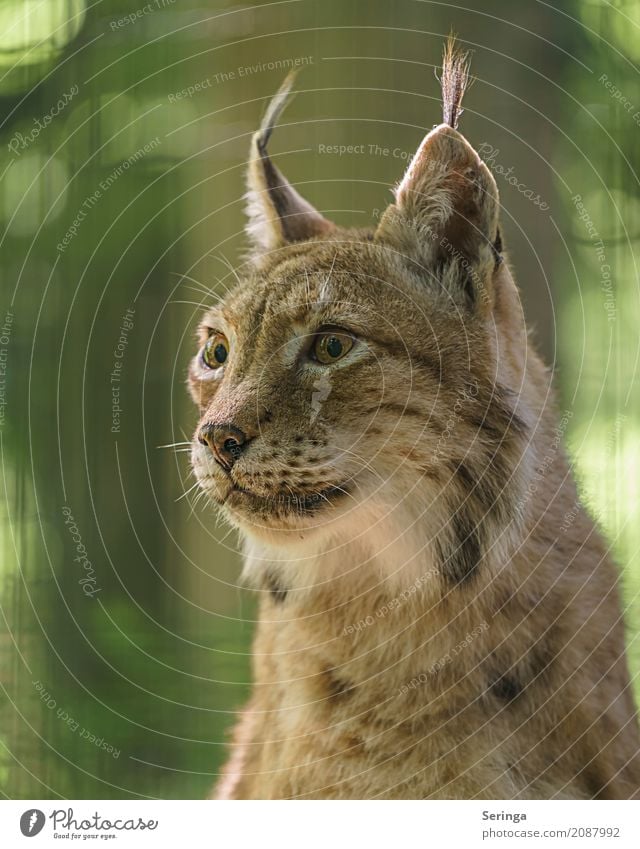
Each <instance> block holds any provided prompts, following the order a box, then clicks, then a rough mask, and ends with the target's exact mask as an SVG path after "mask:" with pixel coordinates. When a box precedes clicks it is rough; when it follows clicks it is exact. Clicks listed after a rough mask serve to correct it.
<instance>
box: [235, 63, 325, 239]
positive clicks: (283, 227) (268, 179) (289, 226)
mask: <svg viewBox="0 0 640 849" xmlns="http://www.w3.org/2000/svg"><path fill="white" fill-rule="evenodd" d="M294 78H295V73H291V74H289V75H288V76H287V78H286V79H285V81H284V83H283V85H282V86H281V88H280V90H279V91H278V93H277V94H276V96H275V97H274V98H273V99H272V101H271V102H270V104H269V106H268V108H267V111H266V113H265V116H264V118H263V119H262V123H261V125H260V129H259V130H258V131H257V132H256V133H254V135H253V138H252V140H251V153H250V158H249V168H248V174H247V187H248V191H247V195H246V198H247V216H248V223H247V233H248V235H249V238H250V240H251V242H252V245H253V249H254V255H256V256H260V255H261V254H262V253H266V252H268V251H272V250H275V249H276V248H279V247H282V246H284V245H286V244H288V243H291V242H300V241H305V240H307V239H311V238H314V237H316V236H321V235H324V234H326V233H328V232H330V231H331V230H333V229H334V226H335V225H334V224H333V223H332V222H331V221H328V220H327V219H326V218H324V217H323V216H322V215H321V214H320V213H319V212H318V211H317V210H316V209H315V208H314V207H313V206H312V205H311V204H310V203H309V202H308V201H306V200H305V199H304V198H303V197H302V196H301V195H299V194H298V192H297V191H296V190H295V189H294V188H293V186H292V185H291V184H290V183H289V181H288V180H287V178H286V177H285V176H284V175H283V174H282V173H281V171H280V170H279V169H278V168H277V167H276V166H275V165H274V164H273V162H272V161H271V159H270V157H269V154H268V152H267V145H268V143H269V139H270V138H271V134H272V132H273V128H274V126H275V123H276V121H277V120H278V118H279V116H280V114H281V113H282V110H283V109H284V107H285V105H286V103H287V101H288V99H289V95H290V93H291V87H292V85H293V81H294Z"/></svg>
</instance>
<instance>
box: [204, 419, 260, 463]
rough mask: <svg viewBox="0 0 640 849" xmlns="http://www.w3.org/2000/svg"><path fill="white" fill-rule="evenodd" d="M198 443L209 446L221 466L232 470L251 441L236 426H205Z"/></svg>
mask: <svg viewBox="0 0 640 849" xmlns="http://www.w3.org/2000/svg"><path fill="white" fill-rule="evenodd" d="M198 442H200V443H201V444H202V445H208V446H209V448H210V449H211V450H212V451H213V453H214V456H215V458H216V460H217V461H218V462H219V463H220V465H221V466H224V468H225V469H230V468H231V467H232V466H233V464H234V463H235V461H236V460H237V459H238V457H239V456H240V455H241V454H242V452H243V451H244V449H245V448H246V446H247V444H248V442H249V440H248V439H247V437H246V435H245V434H244V432H243V431H241V430H240V428H239V427H235V426H234V425H218V424H205V425H203V426H202V427H201V428H200V432H199V433H198Z"/></svg>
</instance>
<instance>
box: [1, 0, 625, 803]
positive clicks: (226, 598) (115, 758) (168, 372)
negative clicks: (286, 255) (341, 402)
mask: <svg viewBox="0 0 640 849" xmlns="http://www.w3.org/2000/svg"><path fill="white" fill-rule="evenodd" d="M451 29H453V30H454V31H455V32H457V33H458V35H459V38H460V41H461V43H462V44H463V46H465V47H467V48H469V49H471V50H472V51H473V62H472V69H473V73H474V75H475V77H476V81H475V84H474V85H473V87H472V88H471V90H470V91H469V93H468V95H467V103H466V111H465V113H464V116H463V118H462V122H461V130H462V131H463V132H464V134H465V135H466V136H467V137H468V138H469V139H470V141H471V142H472V143H473V144H474V145H475V146H476V147H477V148H479V149H480V151H481V153H482V155H483V157H484V159H485V160H486V161H487V163H488V164H489V166H490V167H491V168H492V170H493V172H494V174H495V176H496V180H497V183H498V187H499V189H500V192H501V198H502V203H503V208H504V212H503V220H504V228H503V229H504V236H505V243H506V246H507V249H508V251H509V254H510V260H511V262H512V263H513V264H514V266H515V269H516V276H517V280H518V282H519V285H520V288H521V292H522V299H523V303H524V308H525V312H526V315H527V317H528V319H529V323H530V325H531V327H532V329H533V337H534V339H535V341H536V344H537V345H538V346H539V347H540V348H541V349H542V350H543V353H544V355H545V357H546V360H547V362H548V363H549V365H550V366H551V367H553V368H554V369H555V370H556V372H557V390H558V397H559V405H560V407H561V409H562V410H563V411H564V412H565V414H566V417H567V421H568V422H569V425H568V430H567V439H568V444H569V448H570V452H571V455H572V458H573V461H574V464H575V468H576V472H577V475H578V478H579V481H580V488H581V492H582V493H583V495H584V497H585V498H586V500H587V502H588V504H589V505H590V508H591V510H592V512H593V513H594V514H595V515H596V516H597V517H598V519H599V521H600V523H601V525H602V526H603V528H604V529H605V531H606V534H607V536H608V539H609V541H610V542H611V545H612V547H613V550H614V552H615V555H616V558H617V561H618V563H619V565H620V568H621V571H622V575H623V583H624V592H625V609H626V618H627V630H628V641H629V650H630V657H631V662H632V674H633V675H634V676H637V675H638V673H639V671H640V650H639V649H638V639H637V636H638V629H639V625H640V561H639V554H638V548H639V546H640V530H639V529H640V521H639V520H640V503H639V499H640V493H639V489H638V487H639V484H638V472H639V471H640V439H639V436H640V407H639V404H638V401H639V394H640V392H639V387H638V374H637V369H638V326H639V323H640V322H639V319H640V310H639V305H638V268H637V256H636V247H637V244H638V238H639V237H640V214H639V205H640V189H639V185H638V168H639V166H640V161H639V153H640V147H639V146H638V134H639V132H640V85H639V84H638V83H639V76H638V70H637V69H638V63H639V62H640V4H639V3H638V2H635V0H634V1H633V2H622V0H618V2H614V3H609V2H604V0H582V2H578V0H563V2H562V4H560V8H554V7H553V6H552V5H550V4H547V3H544V2H530V3H526V4H507V3H504V2H497V0H496V2H492V0H482V1H481V2H477V3H474V4H473V8H472V7H471V6H469V7H468V8H467V7H466V6H465V3H464V2H462V3H460V4H457V5H455V6H449V5H448V4H446V3H442V2H429V1H428V0H424V2H422V1H421V0H396V2H393V3H389V2H387V0H366V2H365V0H356V2H352V3H344V2H341V0H323V2H322V3H318V2H314V1H313V0H279V2H274V3H264V4H254V5H240V4H239V5H237V6H236V5H233V4H232V3H227V2H223V0H211V2H207V3H205V2H196V0H149V2H148V3H146V4H145V3H144V2H143V0H140V2H138V0H127V2H122V0H98V2H91V3H88V2H87V3H85V2H83V0H16V2H13V0H6V2H3V3H2V4H1V5H0V100H1V119H2V121H1V124H0V188H1V199H0V234H1V236H0V238H1V244H2V248H1V264H0V280H1V292H2V304H0V449H1V461H2V462H1V469H2V491H3V499H2V501H1V502H0V505H1V506H0V546H1V548H0V550H1V552H2V559H1V562H0V605H1V615H0V654H1V664H0V792H2V794H3V795H4V796H5V797H8V798H26V797H34V798H58V797H70V798H94V797H98V798H108V797H116V798H136V797H168V798H182V797H195V798H198V797H202V796H204V795H205V794H206V793H207V791H208V789H209V787H210V785H211V784H212V782H213V781H214V780H215V777H216V775H217V772H218V769H219V767H220V765H221V763H222V760H223V756H224V746H225V744H226V741H227V739H228V729H229V727H230V725H231V722H232V720H233V715H234V712H235V711H236V710H237V709H238V708H239V707H240V706H241V705H242V703H243V701H244V699H245V698H246V695H247V693H248V682H249V679H250V662H249V649H250V641H251V636H252V631H253V624H254V616H255V604H254V600H253V599H252V597H251V595H250V594H249V593H246V592H245V591H244V590H243V589H242V588H241V587H240V586H239V582H238V577H239V567H240V558H239V555H238V552H237V548H238V545H237V539H236V537H235V535H234V534H233V533H230V532H229V530H228V528H226V527H225V526H222V525H219V524H218V523H217V521H216V517H215V514H214V512H213V511H212V509H211V508H210V507H208V506H207V505H206V504H203V503H202V502H199V503H198V504H194V499H193V496H194V494H195V493H193V492H189V488H190V487H191V486H192V485H193V483H194V480H193V478H192V477H191V476H190V473H189V467H188V454H187V453H185V452H184V451H183V450H180V448H181V446H179V445H177V446H176V447H175V448H162V447H161V446H167V445H172V444H174V443H181V442H185V441H186V440H188V439H189V436H190V434H191V432H192V430H193V427H194V425H195V411H194V410H193V409H192V407H191V404H190V402H189V400H188V399H187V396H186V389H185V375H186V367H187V363H188V359H189V357H190V356H191V355H192V354H193V353H194V331H195V328H196V326H197V322H198V316H199V314H200V312H201V311H202V308H203V306H204V305H205V304H207V303H208V302H209V301H210V298H209V296H208V295H207V294H206V292H207V291H210V292H211V293H212V297H213V293H218V294H219V293H221V292H223V291H224V290H225V289H226V288H228V287H229V286H230V285H232V283H233V279H234V271H233V269H234V264H237V263H238V260H239V258H240V257H241V256H242V251H243V249H244V240H243V234H242V229H243V198H242V196H243V192H244V164H245V159H246V155H247V151H248V146H249V138H250V134H251V132H252V131H253V129H255V128H256V126H257V123H258V121H259V118H260V115H261V113H262V110H263V109H264V106H265V103H266V101H267V99H268V98H269V97H270V95H272V94H273V93H274V92H275V91H276V90H277V88H278V86H279V85H280V83H281V81H282V79H283V77H284V75H285V74H286V73H287V71H288V70H289V69H291V68H292V67H299V68H300V73H299V76H298V80H297V83H296V88H297V91H298V94H297V96H296V99H295V101H294V102H293V104H292V105H291V107H290V109H289V110H288V111H287V113H286V115H285V116H283V118H282V121H281V123H282V126H281V127H280V128H279V130H277V131H276V133H275V135H274V139H273V142H272V151H273V155H274V159H275V161H276V162H277V164H278V165H279V166H280V167H281V168H282V169H283V170H284V171H285V172H286V173H287V175H288V176H289V178H290V179H291V181H292V182H293V183H294V184H296V185H299V186H301V190H302V191H303V193H304V194H305V195H306V196H308V197H309V198H310V199H311V200H312V202H313V203H314V204H315V205H316V206H317V207H318V208H319V209H320V210H321V211H322V212H323V213H325V214H326V215H327V216H328V217H332V218H334V219H335V220H337V221H339V222H340V223H342V224H353V225H356V226H364V225H367V224H370V223H373V222H375V220H376V218H377V217H379V214H380V210H382V209H383V208H384V206H385V205H386V204H387V203H388V202H389V200H390V188H391V187H392V185H393V184H394V182H396V181H397V180H398V179H399V177H400V176H401V174H402V172H403V170H404V168H405V167H406V165H407V162H408V158H409V157H410V156H411V154H412V153H413V151H414V150H415V148H416V147H417V145H418V143H419V142H420V140H421V138H422V136H423V135H424V133H425V132H426V131H427V130H428V129H430V128H431V126H432V125H433V124H435V123H438V122H439V120H440V111H439V93H438V81H437V79H436V77H435V74H434V70H435V68H436V67H437V66H438V65H439V63H440V57H441V51H442V43H443V40H444V39H445V38H446V36H447V34H448V33H449V31H450V30H451ZM345 414H348V411H345ZM567 521H570V517H568V518H567ZM636 680H637V678H636ZM636 692H638V688H636Z"/></svg>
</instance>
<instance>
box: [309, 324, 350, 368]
mask: <svg viewBox="0 0 640 849" xmlns="http://www.w3.org/2000/svg"><path fill="white" fill-rule="evenodd" d="M352 348H353V339H352V337H351V336H349V335H348V334H347V333H341V332H340V331H339V330H335V331H333V330H332V331H329V332H327V333H321V334H318V336H316V339H315V342H314V343H313V348H312V355H313V359H315V360H317V361H318V362H319V363H322V364H323V365H330V364H331V363H335V362H337V361H338V360H341V359H342V357H344V355H345V354H348V353H349V351H350V350H351V349H352Z"/></svg>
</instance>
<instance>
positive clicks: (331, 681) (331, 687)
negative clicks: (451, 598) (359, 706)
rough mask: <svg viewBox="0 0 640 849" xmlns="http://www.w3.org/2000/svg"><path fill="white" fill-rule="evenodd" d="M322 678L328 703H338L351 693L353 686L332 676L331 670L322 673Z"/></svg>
mask: <svg viewBox="0 0 640 849" xmlns="http://www.w3.org/2000/svg"><path fill="white" fill-rule="evenodd" d="M322 677H323V680H324V683H325V685H326V688H327V690H328V692H329V701H332V702H335V701H338V700H340V699H343V698H345V697H346V696H349V695H350V694H351V693H352V692H353V689H354V687H353V684H349V683H347V682H346V681H343V680H342V679H340V678H338V677H337V676H336V675H334V671H333V669H325V670H324V671H323V673H322Z"/></svg>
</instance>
